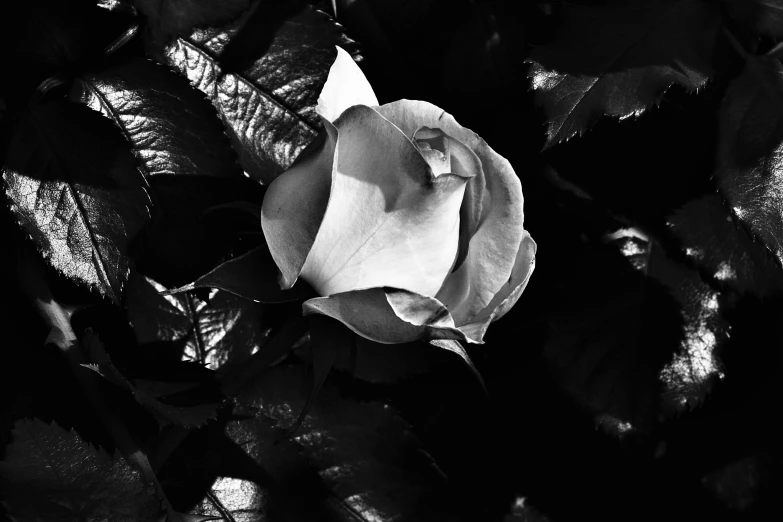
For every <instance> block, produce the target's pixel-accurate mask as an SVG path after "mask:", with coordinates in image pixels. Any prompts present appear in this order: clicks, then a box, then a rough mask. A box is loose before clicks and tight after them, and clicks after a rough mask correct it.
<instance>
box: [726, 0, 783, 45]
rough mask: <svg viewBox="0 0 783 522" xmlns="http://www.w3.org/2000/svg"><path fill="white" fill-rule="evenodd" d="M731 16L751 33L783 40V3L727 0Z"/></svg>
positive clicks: (771, 0)
mask: <svg viewBox="0 0 783 522" xmlns="http://www.w3.org/2000/svg"><path fill="white" fill-rule="evenodd" d="M726 3H727V7H728V10H729V14H731V16H733V17H734V18H736V19H737V20H739V21H740V22H741V23H742V24H744V25H745V26H746V27H748V28H749V29H750V30H751V31H754V32H755V33H757V34H759V35H761V36H767V37H769V38H774V39H776V40H777V39H780V38H783V1H781V0H727V2H726Z"/></svg>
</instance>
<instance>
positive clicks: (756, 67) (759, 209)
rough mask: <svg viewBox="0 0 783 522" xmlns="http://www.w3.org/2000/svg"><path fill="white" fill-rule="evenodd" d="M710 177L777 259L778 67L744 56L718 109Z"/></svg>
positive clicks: (782, 166) (782, 247)
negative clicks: (718, 127) (741, 69)
mask: <svg viewBox="0 0 783 522" xmlns="http://www.w3.org/2000/svg"><path fill="white" fill-rule="evenodd" d="M719 136H720V138H719V143H718V156H717V162H716V167H715V169H716V170H715V177H716V178H717V180H718V185H719V187H720V190H721V192H722V193H723V195H724V196H725V197H726V199H727V200H728V203H729V206H731V208H732V211H733V212H734V215H736V216H737V217H738V218H739V220H740V221H741V222H742V223H743V224H744V225H745V226H746V227H748V229H749V230H750V231H751V232H752V233H753V234H754V235H755V236H756V237H757V238H758V239H759V240H761V241H762V242H763V243H764V244H765V245H766V246H767V248H768V249H769V250H771V251H772V253H773V254H775V256H776V257H777V259H778V261H783V197H781V182H780V175H781V173H783V163H781V155H780V151H781V148H782V147H783V66H781V64H780V61H778V60H776V59H774V58H771V57H749V58H748V60H747V62H746V66H745V69H744V70H743V72H742V74H741V75H740V76H739V77H738V78H737V79H735V80H734V81H733V82H732V83H731V84H730V85H729V88H728V90H727V91H726V96H725V98H724V100H723V105H722V107H721V109H720V131H719Z"/></svg>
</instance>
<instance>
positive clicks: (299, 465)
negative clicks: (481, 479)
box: [195, 365, 460, 522]
mask: <svg viewBox="0 0 783 522" xmlns="http://www.w3.org/2000/svg"><path fill="white" fill-rule="evenodd" d="M307 381H308V378H307V376H306V373H305V372H304V371H303V368H301V367H299V366H291V365H280V366H276V367H274V368H271V369H270V370H269V371H268V372H267V373H265V374H264V376H263V377H261V378H259V379H257V381H256V383H255V384H254V386H253V388H252V389H250V390H249V391H248V392H247V393H246V394H244V395H243V396H241V397H240V398H239V405H238V407H237V409H236V411H235V412H234V413H235V417H236V419H237V420H232V421H230V422H229V423H228V425H227V427H226V429H225V434H226V435H227V437H228V438H229V439H230V441H231V444H232V445H233V448H234V450H233V454H230V452H229V451H223V454H224V455H226V457H225V459H224V464H223V467H222V469H221V477H220V478H218V480H217V481H216V482H215V483H214V484H213V486H212V489H211V491H210V494H208V495H207V497H206V498H205V499H204V500H203V501H202V503H201V504H199V505H197V506H196V508H195V509H197V510H198V511H200V512H203V513H211V514H216V515H217V514H219V513H220V512H221V510H225V511H224V512H230V513H233V514H236V515H237V516H238V515H240V514H241V515H242V516H243V517H251V518H252V519H256V518H259V519H266V518H269V519H274V520H277V519H293V520H302V521H310V520H313V521H315V520H356V521H367V522H370V521H378V520H393V519H395V517H396V518H400V519H403V520H433V521H435V520H459V519H460V518H459V516H457V514H456V513H453V512H452V511H450V510H453V505H451V506H450V505H449V504H448V503H445V502H443V498H442V497H440V494H445V487H444V486H445V480H444V478H443V476H442V475H441V473H440V472H439V470H438V469H437V467H436V466H435V465H434V464H433V463H432V459H431V458H430V457H429V455H427V454H426V453H425V452H424V451H423V450H422V449H421V447H420V443H419V441H418V440H417V439H416V438H415V437H414V435H413V434H412V432H411V431H410V428H409V427H408V426H407V424H406V423H405V422H404V421H402V419H401V418H400V417H398V416H397V415H396V414H395V412H394V410H392V408H390V407H389V406H388V405H385V404H384V403H381V402H376V401H371V402H356V401H354V400H353V399H351V398H348V397H345V396H344V395H343V394H342V393H341V392H340V391H339V390H337V389H336V388H335V387H334V386H333V385H332V384H331V383H330V382H326V383H325V384H324V386H323V387H322V389H321V392H320V393H319V394H318V396H317V397H316V398H315V399H314V400H313V402H312V408H311V409H310V410H309V412H308V414H307V416H306V418H305V419H304V423H303V424H302V426H301V427H300V428H299V430H298V431H297V433H296V434H295V436H294V440H290V439H288V440H284V441H282V442H279V443H277V444H275V442H276V441H278V440H280V438H281V436H282V435H283V430H282V429H281V427H288V426H290V425H291V424H292V423H293V422H294V420H295V419H296V417H297V415H298V413H299V412H300V411H301V410H302V407H303V405H304V404H305V402H307V400H308V399H307V397H308V389H309V386H308V383H307ZM248 460H250V461H252V463H254V465H251V463H248V462H247V461H248ZM254 470H255V471H254ZM259 470H263V474H262V473H261V472H260V471H259ZM264 476H266V478H263V477H264ZM270 483H271V484H272V485H273V486H272V488H274V489H272V488H270ZM291 491H295V492H296V499H291V498H290V497H292V496H293V495H291V494H290V493H289V492H291ZM292 500H295V501H292ZM281 511H282V512H283V513H285V516H282V514H281ZM275 514H277V516H275ZM254 517H256V518H254Z"/></svg>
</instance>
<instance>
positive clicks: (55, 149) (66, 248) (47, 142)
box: [3, 102, 150, 303]
mask: <svg viewBox="0 0 783 522" xmlns="http://www.w3.org/2000/svg"><path fill="white" fill-rule="evenodd" d="M3 180H4V181H5V190H6V194H7V195H8V198H9V199H10V201H11V205H12V210H13V212H14V214H15V215H16V217H17V219H18V220H19V224H20V225H21V226H22V228H23V229H24V230H25V232H26V233H27V234H29V235H30V236H31V237H32V239H33V241H34V243H35V244H36V246H37V247H38V249H39V250H40V251H41V253H42V254H43V256H44V257H45V258H46V259H47V261H48V262H49V263H50V264H51V265H52V266H53V267H54V268H56V269H57V270H58V271H60V272H62V273H63V274H64V275H66V276H68V277H69V278H71V279H73V280H75V281H76V282H78V283H80V284H83V285H86V286H89V287H91V288H94V289H97V290H98V291H99V292H100V293H101V294H102V295H105V296H107V297H108V298H110V299H111V300H112V301H114V302H115V303H117V302H119V301H120V297H121V295H122V289H123V286H124V284H125V282H126V280H127V277H128V271H129V269H130V262H131V261H130V259H129V255H128V245H129V242H130V240H131V239H132V238H133V237H134V236H135V235H136V234H137V233H138V232H139V231H140V230H141V228H142V227H143V226H144V224H145V223H146V222H147V220H148V219H149V208H148V206H149V203H150V200H149V196H148V194H147V191H146V187H147V186H146V183H145V181H144V177H143V176H142V175H141V173H140V172H139V171H138V169H137V167H136V164H135V160H134V158H133V156H132V154H131V153H130V151H129V150H128V149H127V143H126V142H125V140H123V138H122V136H120V135H119V132H118V131H117V129H116V128H115V127H114V126H112V125H111V124H110V123H109V122H107V121H106V120H105V119H103V118H102V117H100V116H99V115H97V114H95V113H94V112H92V111H90V110H89V109H87V108H86V107H81V106H79V105H75V104H70V103H58V102H52V103H47V104H44V105H33V106H31V107H30V110H29V112H28V113H27V114H26V115H25V116H24V117H23V118H22V120H21V121H20V122H19V124H18V125H17V128H16V130H15V133H14V136H13V138H12V140H11V143H10V145H9V147H8V150H7V152H6V158H5V165H4V168H3Z"/></svg>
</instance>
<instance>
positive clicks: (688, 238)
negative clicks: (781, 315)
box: [668, 194, 783, 297]
mask: <svg viewBox="0 0 783 522" xmlns="http://www.w3.org/2000/svg"><path fill="white" fill-rule="evenodd" d="M668 225H669V228H670V229H671V230H672V231H673V232H674V233H675V234H676V235H677V237H678V238H679V239H680V241H681V242H682V248H683V250H684V252H685V255H686V256H687V257H688V258H690V259H691V260H692V261H693V262H694V263H695V264H696V265H697V266H699V267H700V268H701V269H702V270H704V271H705V272H706V274H708V275H710V276H711V277H712V278H713V280H714V281H716V282H717V283H718V284H721V285H725V286H726V287H728V288H732V289H734V290H736V291H737V292H740V293H745V292H752V293H754V294H756V295H758V296H759V297H764V296H765V295H767V294H769V293H770V292H774V291H778V292H779V291H781V290H783V272H781V270H780V267H779V266H778V265H777V263H776V262H775V259H774V257H773V256H772V254H771V253H770V252H769V251H768V250H767V249H766V248H764V246H763V245H762V244H761V243H759V242H757V241H754V240H753V239H752V238H751V237H750V235H749V234H748V232H747V231H746V230H744V229H743V228H742V225H741V224H740V223H739V222H737V220H736V219H735V218H734V217H733V216H732V215H731V211H730V209H729V207H728V206H727V205H726V204H725V203H724V202H723V201H722V198H721V197H720V196H719V195H717V194H711V195H708V196H704V197H702V198H699V199H695V200H693V201H691V202H689V203H688V204H687V205H685V206H684V207H683V208H681V209H680V210H678V211H677V212H675V213H674V214H673V215H672V216H670V217H669V220H668Z"/></svg>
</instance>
